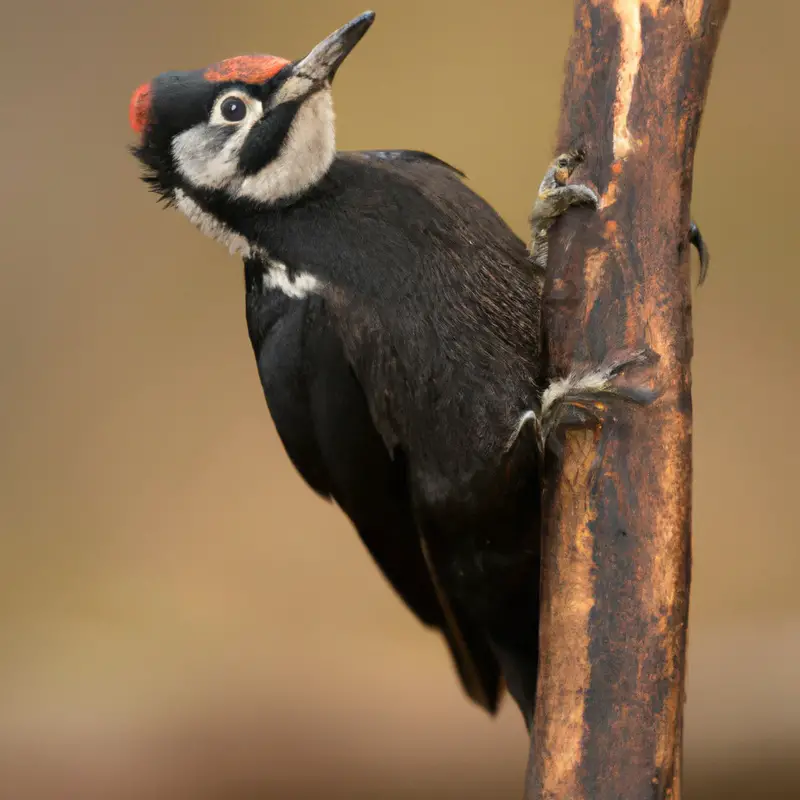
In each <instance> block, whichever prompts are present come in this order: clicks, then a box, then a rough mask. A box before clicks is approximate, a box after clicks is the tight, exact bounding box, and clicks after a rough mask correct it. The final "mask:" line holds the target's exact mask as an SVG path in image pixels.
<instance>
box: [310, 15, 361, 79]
mask: <svg viewBox="0 0 800 800" xmlns="http://www.w3.org/2000/svg"><path fill="white" fill-rule="evenodd" d="M374 21H375V12H374V11H367V12H365V13H364V14H362V15H361V16H359V17H356V18H355V19H353V20H351V21H350V22H348V23H347V25H343V26H342V27H341V28H339V30H338V31H335V32H334V33H332V34H331V35H330V36H328V38H327V39H324V40H323V41H321V42H320V43H319V44H318V45H317V46H316V47H315V48H314V49H313V50H312V51H311V52H310V53H309V54H308V55H307V56H306V57H305V58H302V59H300V61H298V62H297V63H296V65H295V74H302V75H306V76H308V77H309V78H311V79H312V80H315V81H328V82H330V81H332V80H333V76H334V75H335V74H336V70H338V69H339V67H340V66H341V64H342V62H343V61H344V60H345V58H347V56H348V54H349V53H350V51H351V50H352V49H353V48H354V47H355V46H356V45H357V44H358V43H359V42H360V41H361V37H362V36H363V35H364V34H365V33H366V32H367V31H368V30H369V27H370V26H371V25H372V23H373V22H374Z"/></svg>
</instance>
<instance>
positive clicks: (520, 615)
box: [131, 15, 543, 723]
mask: <svg viewBox="0 0 800 800" xmlns="http://www.w3.org/2000/svg"><path fill="white" fill-rule="evenodd" d="M371 22H372V16H371V15H365V16H363V17H360V18H358V19H357V20H354V21H353V22H352V23H350V24H349V25H347V26H345V27H344V28H342V29H340V30H339V31H337V32H336V33H334V34H333V35H332V36H331V37H329V38H328V39H326V40H325V41H324V42H323V43H321V44H320V45H318V46H317V47H316V48H314V50H313V51H311V53H309V55H308V56H306V57H305V58H304V59H301V60H299V61H297V62H294V63H293V64H289V63H288V62H281V61H276V60H275V59H272V60H266V59H270V58H271V57H261V58H264V59H265V61H264V62H263V64H261V66H262V67H263V69H261V74H260V79H259V80H258V81H253V79H252V73H253V71H254V70H255V71H258V69H257V68H259V69H260V67H259V64H260V63H261V62H258V61H257V60H256V59H258V58H259V57H248V58H250V59H251V61H249V62H247V64H248V65H249V66H248V70H249V71H248V72H247V74H245V72H241V74H240V75H239V77H238V78H237V76H236V74H234V76H233V78H230V75H231V73H232V70H231V69H227V71H226V69H220V68H216V69H215V70H214V72H213V74H214V75H218V74H224V75H226V76H228V77H227V78H226V80H215V81H211V80H209V79H207V78H204V77H203V75H204V74H205V75H208V74H211V73H208V72H207V73H203V72H202V71H193V72H187V73H176V72H171V73H166V74H165V75H162V76H160V77H159V78H157V79H155V80H154V81H153V82H152V83H151V84H149V85H147V86H146V87H143V88H141V89H140V90H138V91H137V94H136V95H135V98H134V101H135V108H134V109H132V116H131V119H132V121H133V122H134V123H135V125H134V126H135V127H136V129H137V130H138V131H139V132H140V133H141V134H142V139H141V141H140V142H139V144H138V145H137V147H136V148H135V153H136V155H137V156H138V157H139V159H140V161H141V162H142V164H143V165H144V167H145V175H144V177H145V180H147V181H148V182H149V183H150V184H151V186H152V187H153V188H154V189H155V191H157V192H158V193H159V194H160V195H162V197H164V198H165V199H166V200H167V201H168V202H169V203H170V204H174V205H177V207H178V208H180V209H181V210H182V211H183V212H184V213H185V214H186V215H187V216H188V217H189V218H190V219H191V220H192V221H193V222H195V224H197V225H198V226H199V227H200V228H201V229H202V230H204V231H205V232H206V233H208V234H210V235H212V236H215V237H216V238H218V239H220V240H221V241H223V242H224V243H225V244H226V245H227V246H229V247H230V248H231V249H232V250H234V251H235V252H238V253H239V254H240V255H242V257H243V259H244V262H245V286H246V314H247V324H248V330H249V333H250V339H251V343H252V347H253V351H254V354H255V357H256V360H257V364H258V371H259V375H260V377H261V382H262V385H263V388H264V394H265V397H266V401H267V404H268V406H269V410H270V413H271V415H272V418H273V420H274V422H275V425H276V427H277V431H278V433H279V435H280V438H281V440H282V442H283V445H284V447H285V449H286V451H287V453H288V455H289V457H290V458H291V460H292V462H293V464H294V465H295V467H296V468H297V469H298V471H299V472H300V474H301V475H302V476H303V478H304V479H305V481H306V482H307V483H308V484H309V486H310V487H312V488H313V489H314V490H315V491H316V492H318V493H319V494H321V495H322V496H324V497H328V498H331V499H332V500H334V501H335V502H336V503H337V504H338V505H339V506H340V507H341V508H342V510H343V511H344V512H345V513H346V514H347V515H348V517H349V518H350V519H351V521H352V523H353V525H354V526H355V528H356V529H357V530H358V532H359V534H360V536H361V539H362V540H363V542H364V544H365V545H366V547H367V548H368V549H369V551H370V553H371V554H372V556H373V558H374V559H375V561H376V563H377V564H378V565H379V567H380V568H381V570H382V571H383V573H384V575H385V576H386V578H387V579H388V581H389V582H390V583H391V585H392V586H393V587H394V589H395V590H396V592H397V593H398V594H399V595H400V597H402V598H403V600H404V601H405V603H406V604H407V605H408V607H409V608H410V609H411V610H412V611H413V613H414V614H415V615H416V616H417V617H418V619H419V620H420V621H421V622H423V623H424V624H426V625H430V626H434V627H436V628H438V629H440V630H441V631H442V633H443V635H444V637H445V639H446V641H447V643H448V645H449V648H450V650H451V652H452V655H453V659H454V661H455V664H456V666H457V669H458V672H459V675H460V677H461V681H462V683H463V685H464V687H465V689H466V691H467V692H468V693H469V695H470V697H472V698H473V700H475V701H476V702H477V703H479V704H480V705H482V706H483V707H484V708H486V709H487V710H489V711H490V712H494V710H495V709H496V708H497V704H498V701H499V698H500V696H501V694H502V690H503V684H504V683H505V684H506V685H507V686H508V687H509V689H510V690H511V693H512V694H513V695H514V697H515V699H516V700H517V702H518V704H519V706H520V708H521V710H522V712H523V714H524V716H525V718H526V721H527V722H528V723H530V720H531V718H532V713H533V704H534V698H535V688H536V670H537V645H538V630H537V625H538V591H539V531H540V513H541V510H540V494H541V487H540V474H539V469H540V458H539V455H540V446H541V441H540V434H541V426H540V425H539V426H537V425H534V424H524V423H525V422H526V421H527V420H529V419H530V417H531V415H533V416H534V417H536V416H537V415H538V414H539V412H540V411H541V404H540V394H541V390H542V388H543V386H541V385H540V376H541V371H542V370H541V363H540V347H541V342H540V338H541V337H540V316H541V309H540V302H541V292H542V280H543V275H542V271H541V269H540V268H539V267H537V266H535V265H534V264H533V263H532V261H531V259H530V257H529V254H528V251H527V248H526V246H525V243H524V242H523V241H522V240H521V239H520V238H519V237H517V236H516V235H515V234H514V233H513V231H512V230H511V229H510V228H509V226H508V225H507V224H506V223H505V222H504V221H503V220H502V219H501V217H500V216H499V215H498V214H497V213H496V212H495V211H494V209H493V208H492V207H491V206H490V205H489V204H488V203H486V201H485V200H483V199H482V198H481V197H480V196H479V195H477V194H476V193H475V192H474V191H473V190H472V189H470V188H469V187H468V186H467V185H466V183H465V182H464V180H463V178H464V176H463V175H462V173H461V172H460V171H458V170H457V169H455V168H453V167H451V166H449V165H448V164H446V163H445V162H443V161H441V160H440V159H438V158H436V157H434V156H432V155H429V154H427V153H423V152H419V151H401V150H396V151H378V150H376V151H363V152H336V151H335V147H334V145H333V122H332V120H333V117H332V112H330V109H329V105H330V98H329V93H330V80H331V78H332V75H333V73H334V72H335V70H336V69H337V68H338V66H339V65H340V63H341V61H342V59H343V58H344V56H345V55H346V54H347V52H349V51H350V49H351V48H352V47H353V46H354V45H355V43H356V42H357V41H358V40H359V39H360V38H361V36H362V35H363V33H364V31H365V30H366V29H367V27H369V25H370V24H371ZM239 63H240V62H238V61H237V65H238V64H239ZM237 68H238V67H237ZM270 70H271V72H269V74H268V75H266V77H265V74H264V73H266V72H267V71H270ZM234 91H235V92H238V93H239V95H238V96H239V97H240V98H243V102H245V103H246V105H247V116H246V118H245V120H244V121H243V122H240V121H236V122H235V123H231V124H230V125H228V123H227V122H226V120H225V119H224V118H221V117H220V113H221V112H220V109H221V108H222V106H221V105H220V102H221V101H222V100H224V98H225V97H226V95H227V96H230V93H231V92H234Z"/></svg>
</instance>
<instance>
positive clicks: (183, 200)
mask: <svg viewBox="0 0 800 800" xmlns="http://www.w3.org/2000/svg"><path fill="white" fill-rule="evenodd" d="M175 205H176V206H177V207H178V209H179V210H180V211H181V212H182V213H183V214H185V215H186V217H187V218H188V220H189V221H190V222H191V223H192V224H193V225H195V226H197V228H199V229H200V232H201V233H203V234H205V235H206V236H209V237H211V238H212V239H216V240H217V241H218V242H220V243H221V244H223V245H225V247H227V248H228V250H229V251H230V253H231V254H232V255H239V256H242V258H250V256H251V255H253V254H254V250H255V248H253V247H252V246H251V245H250V242H248V241H247V239H245V238H244V236H242V235H241V234H238V233H236V231H234V230H232V229H231V228H229V227H228V226H227V225H224V224H223V223H222V222H220V221H219V220H218V219H217V218H216V217H214V216H213V215H212V214H209V213H208V211H204V210H203V209H202V208H201V207H200V206H199V205H198V204H197V203H196V202H195V201H194V200H192V198H191V197H189V195H187V194H186V193H185V192H184V191H183V190H182V189H176V190H175Z"/></svg>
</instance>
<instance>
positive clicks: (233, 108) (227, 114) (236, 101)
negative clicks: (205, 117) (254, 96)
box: [219, 96, 247, 122]
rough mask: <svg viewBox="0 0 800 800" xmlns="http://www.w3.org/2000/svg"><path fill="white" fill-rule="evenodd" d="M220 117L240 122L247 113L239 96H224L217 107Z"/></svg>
mask: <svg viewBox="0 0 800 800" xmlns="http://www.w3.org/2000/svg"><path fill="white" fill-rule="evenodd" d="M219 111H220V114H222V118H223V119H224V120H226V121H227V122H241V121H242V120H243V119H244V118H245V115H246V114H247V106H246V105H245V104H244V100H242V99H241V98H240V97H234V96H231V97H226V98H225V99H224V100H223V101H222V105H221V106H220V107H219Z"/></svg>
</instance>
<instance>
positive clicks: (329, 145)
mask: <svg viewBox="0 0 800 800" xmlns="http://www.w3.org/2000/svg"><path fill="white" fill-rule="evenodd" d="M335 156H336V132H335V128H334V113H333V99H332V97H331V92H330V90H329V89H323V90H322V91H319V92H317V93H316V94H314V95H312V96H311V97H309V98H308V99H307V100H306V101H305V102H304V103H303V104H302V105H301V106H300V109H299V110H298V111H297V114H296V115H295V118H294V120H293V121H292V125H291V127H290V128H289V132H288V134H287V136H286V139H285V141H284V143H283V147H282V148H281V151H280V153H279V154H278V157H277V158H275V159H274V160H273V161H271V162H270V163H269V164H267V166H266V167H264V168H263V169H262V170H261V171H259V172H257V173H256V174H255V175H249V176H248V177H246V178H244V179H243V180H242V181H241V183H240V184H239V187H238V189H237V191H236V195H237V196H238V197H246V198H248V199H252V200H260V201H262V202H274V201H275V200H280V199H281V198H284V197H291V196H292V195H296V194H300V193H301V192H304V191H306V190H307V189H309V188H311V187H312V186H313V185H314V184H316V183H317V182H318V181H319V180H321V179H322V177H323V176H324V175H325V173H326V172H327V171H328V169H330V166H331V164H332V163H333V159H334V158H335Z"/></svg>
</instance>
